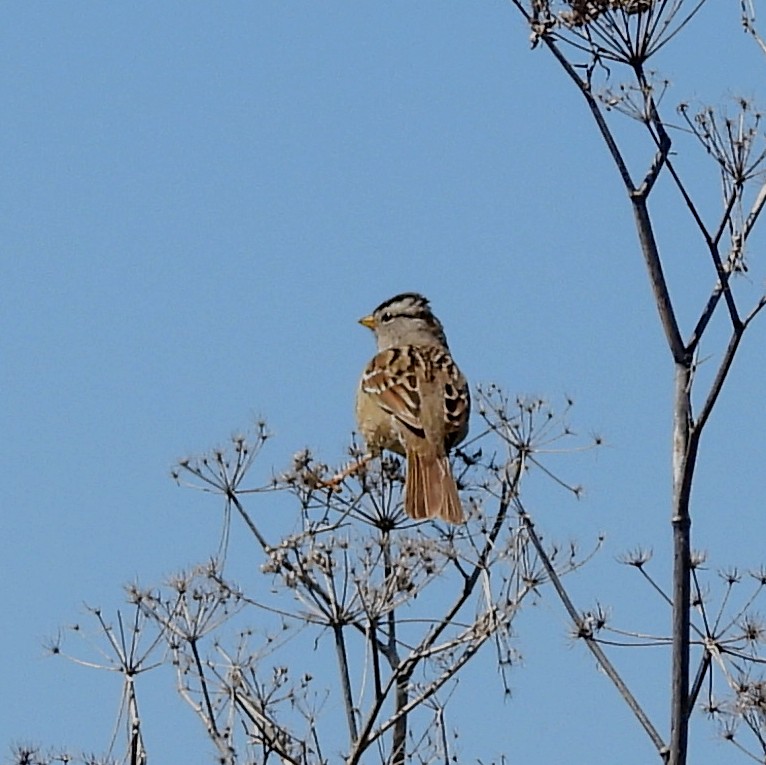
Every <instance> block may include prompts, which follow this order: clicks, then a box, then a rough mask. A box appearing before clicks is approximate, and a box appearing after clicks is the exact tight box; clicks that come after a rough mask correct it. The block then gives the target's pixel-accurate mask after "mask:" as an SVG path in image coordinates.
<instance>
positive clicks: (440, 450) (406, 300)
mask: <svg viewBox="0 0 766 765" xmlns="http://www.w3.org/2000/svg"><path fill="white" fill-rule="evenodd" d="M359 323H360V324H362V325H363V326H365V327H367V328H368V329H371V330H372V331H373V333H374V334H375V340H376V343H377V353H376V354H375V355H374V356H373V357H372V359H371V360H370V362H369V363H368V364H367V366H366V367H365V369H364V372H363V373H362V378H361V380H360V382H359V387H358V390H357V396H356V419H357V426H358V429H359V433H360V434H361V435H362V437H363V438H364V440H365V443H366V445H367V449H368V450H369V452H370V453H371V454H372V455H379V454H380V453H381V452H382V451H383V450H384V449H386V450H389V451H392V452H395V453H396V454H400V455H403V456H406V458H407V476H406V479H405V496H404V510H405V512H406V513H407V515H408V516H409V517H410V518H413V519H415V520H423V519H429V518H438V519H441V520H444V521H447V522H449V523H453V524H459V523H462V522H463V521H464V520H465V516H464V514H463V508H462V505H461V504H460V497H459V496H458V490H457V484H456V483H455V478H454V476H453V475H452V468H451V466H450V462H449V451H450V449H452V448H453V447H455V446H457V444H459V443H460V442H461V441H462V440H463V439H464V438H465V437H466V435H467V434H468V419H469V415H470V411H471V397H470V392H469V389H468V383H467V382H466V379H465V377H464V376H463V373H462V372H461V371H460V369H459V368H458V366H457V364H456V363H455V362H454V361H453V359H452V355H451V354H450V350H449V346H448V345H447V338H446V336H445V334H444V327H443V326H442V323H441V322H440V321H439V319H437V318H436V316H434V314H433V312H432V311H431V307H430V303H429V301H428V299H427V298H425V297H423V295H421V294H419V293H417V292H403V293H401V294H399V295H395V296H394V297H392V298H389V299H388V300H385V301H384V302H382V303H381V304H380V305H379V306H378V307H377V308H376V309H375V310H374V311H373V312H372V313H371V314H369V315H368V316H364V317H363V318H361V319H359Z"/></svg>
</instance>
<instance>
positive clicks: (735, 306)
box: [510, 0, 766, 765]
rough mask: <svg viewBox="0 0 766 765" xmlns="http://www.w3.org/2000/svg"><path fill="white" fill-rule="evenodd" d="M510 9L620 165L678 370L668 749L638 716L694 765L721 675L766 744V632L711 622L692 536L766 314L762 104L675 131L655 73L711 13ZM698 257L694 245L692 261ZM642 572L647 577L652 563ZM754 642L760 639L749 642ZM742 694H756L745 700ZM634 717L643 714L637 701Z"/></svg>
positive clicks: (690, 7) (599, 3)
mask: <svg viewBox="0 0 766 765" xmlns="http://www.w3.org/2000/svg"><path fill="white" fill-rule="evenodd" d="M510 2H511V4H512V5H513V6H514V7H515V8H516V9H517V10H518V11H519V12H520V13H521V14H522V16H523V17H524V19H525V20H526V22H527V24H528V26H529V30H530V35H531V41H532V44H533V47H543V48H546V49H547V50H548V51H549V52H550V53H551V54H552V55H553V56H554V57H555V59H556V60H557V61H558V62H559V64H560V65H561V66H562V67H563V70H564V72H565V73H566V75H567V76H568V78H569V80H570V81H571V82H572V83H573V85H574V86H575V87H576V88H577V89H578V90H579V92H580V93H581V94H582V96H583V98H584V101H585V104H586V106H587V108H588V109H589V111H590V114H591V115H592V117H593V119H594V121H595V126H596V129H597V130H598V132H599V133H600V135H601V137H602V138H603V140H604V143H605V145H606V148H607V150H608V152H609V154H610V156H611V158H612V160H613V161H614V165H615V167H616V169H617V171H618V173H619V175H620V178H621V179H622V182H623V185H624V188H625V192H626V196H627V199H628V201H629V203H630V205H631V207H632V210H633V214H634V222H635V226H636V231H637V234H638V241H639V245H640V252H641V254H642V256H643V259H644V263H645V266H646V269H647V272H648V274H649V279H650V283H651V289H652V293H653V297H654V300H655V303H656V306H657V311H658V316H659V319H660V322H661V325H662V328H663V330H664V335H665V340H666V343H667V349H668V351H669V354H670V357H671V359H672V362H673V365H674V390H675V395H674V401H673V410H672V413H671V417H672V426H673V485H672V513H671V517H670V522H671V529H672V536H673V584H672V590H671V591H670V592H669V593H667V594H665V593H663V596H664V597H665V598H666V599H667V601H668V603H669V604H670V607H671V611H672V623H671V630H670V637H669V638H668V639H667V640H668V642H669V644H670V645H671V649H672V678H671V689H672V690H671V698H670V705H669V706H670V726H669V735H668V737H667V740H666V739H665V737H663V736H661V735H660V734H659V733H658V732H657V731H658V729H657V728H656V727H655V726H653V725H652V724H651V723H649V721H648V720H647V719H646V716H645V715H644V714H643V712H641V711H640V710H636V709H635V708H634V711H635V712H636V714H637V716H638V718H639V720H640V722H641V724H642V725H643V727H644V729H645V730H646V731H647V733H648V734H649V736H650V738H651V740H652V742H653V744H654V745H655V747H656V749H657V752H658V754H659V756H660V757H661V759H662V760H665V761H667V762H669V763H671V765H683V764H684V763H685V762H686V761H687V747H688V731H689V724H690V720H691V712H692V709H693V707H694V704H695V703H696V702H697V700H698V697H699V695H700V693H701V690H702V689H703V688H704V687H708V689H710V688H712V686H713V684H714V683H713V679H712V671H713V668H714V667H718V668H719V669H720V671H721V673H722V675H723V677H724V678H725V679H726V682H727V685H728V686H729V687H730V688H732V689H734V692H735V697H736V698H735V700H734V701H732V702H730V703H727V704H726V705H723V706H721V705H718V704H717V702H715V701H714V700H713V697H712V692H709V694H708V699H707V700H706V702H705V707H706V709H707V710H709V711H711V712H715V713H716V715H718V716H720V715H728V718H727V719H728V722H727V725H726V730H727V733H726V738H728V739H729V740H735V737H734V730H735V729H736V728H737V725H735V724H734V722H732V721H734V720H738V721H739V722H740V723H743V724H745V725H747V727H748V728H749V729H751V730H752V731H753V732H756V731H757V733H756V738H757V739H758V741H759V742H761V743H762V741H763V739H762V730H761V727H760V716H759V715H760V713H757V711H756V710H757V706H758V703H759V701H758V700H757V698H758V695H759V693H760V680H753V679H752V677H751V675H750V671H751V668H752V666H753V665H754V663H757V662H760V661H761V659H759V658H758V657H757V655H756V654H755V653H750V649H751V648H752V647H754V646H756V645H757V644H758V643H759V642H760V637H761V634H760V630H759V629H753V628H752V624H751V623H750V622H748V626H746V625H745V624H744V621H743V620H744V619H745V614H746V613H747V612H746V611H742V613H741V614H740V616H739V617H738V618H735V619H734V620H733V621H726V619H725V618H724V617H723V616H722V615H719V616H717V617H713V618H712V620H711V614H710V613H709V612H708V611H707V609H706V608H705V607H704V605H703V602H702V598H701V591H700V589H699V583H698V581H697V568H696V566H697V564H696V561H695V556H694V555H693V553H692V548H691V532H690V529H691V488H692V484H693V480H694V471H695V466H696V463H697V454H698V449H699V445H700V439H701V437H702V435H703V432H704V431H705V426H706V425H707V423H708V420H709V418H710V415H711V413H712V412H713V409H714V407H715V405H716V403H717V401H718V399H719V396H720V394H721V391H722V389H723V386H724V382H725V381H726V379H727V377H728V375H729V372H730V370H731V367H732V362H733V360H734V357H735V355H736V353H737V350H738V348H739V345H740V341H741V340H742V337H743V335H744V333H745V331H746V330H747V328H748V327H749V326H750V325H751V323H752V322H753V320H754V319H755V318H756V316H757V315H758V314H759V313H760V312H761V310H762V309H763V307H764V305H766V295H764V293H763V292H761V293H760V294H758V295H756V296H755V298H752V297H750V296H749V295H748V294H747V289H746V288H747V287H749V282H748V283H746V284H745V287H746V288H745V289H743V287H742V284H743V280H742V276H743V274H745V273H747V272H748V269H749V266H750V258H749V257H748V244H749V242H750V240H751V235H752V233H753V230H754V227H755V225H756V223H757V221H758V219H759V217H760V214H761V212H762V210H763V205H764V202H765V201H766V183H765V182H764V175H763V169H764V164H763V162H764V157H765V156H766V144H764V140H763V139H764V136H763V130H762V124H761V115H760V113H759V112H758V111H757V109H755V108H754V106H753V105H752V104H751V103H750V102H749V101H748V100H745V99H741V100H739V101H738V102H737V103H736V104H735V106H734V109H733V112H732V113H726V112H724V111H722V110H717V109H712V108H708V107H705V108H703V109H701V110H699V111H698V112H696V113H691V110H690V109H689V107H688V105H686V104H681V105H680V106H679V107H678V111H679V112H680V115H681V117H682V120H683V124H682V125H681V126H680V127H679V128H677V129H676V128H673V127H671V121H669V120H668V119H667V118H666V117H665V113H664V112H665V107H664V106H663V102H666V101H667V91H668V87H669V83H668V81H667V80H665V79H663V78H662V77H661V76H659V75H658V74H657V72H656V71H655V70H654V69H653V68H650V65H651V66H654V59H655V58H656V56H657V54H658V52H659V51H661V50H662V49H663V48H664V46H666V45H667V44H668V43H670V42H671V41H673V40H674V39H675V38H676V37H677V36H678V35H679V34H681V33H682V32H683V33H686V32H687V31H688V28H689V26H690V24H691V22H692V20H693V19H694V17H695V16H696V15H697V14H698V13H700V11H701V10H702V8H703V6H704V5H705V0H640V1H636V0H510ZM741 12H742V23H743V26H744V28H745V30H746V31H747V32H749V33H750V34H751V36H752V37H753V39H754V40H755V42H756V43H757V44H758V45H759V46H760V47H761V49H762V50H764V51H765V52H766V46H764V44H763V41H762V39H761V38H760V37H759V35H758V33H757V31H756V24H755V10H754V4H753V3H752V2H751V0H742V3H741ZM614 111H616V112H619V113H622V114H623V115H627V116H629V117H631V118H632V119H633V120H636V121H637V122H638V123H639V124H640V125H641V126H643V128H644V129H645V136H646V139H647V143H648V146H649V147H650V149H651V151H652V154H653V157H652V158H651V159H650V160H649V161H648V162H647V163H646V165H645V166H644V167H637V168H635V169H634V168H632V167H631V166H629V163H628V160H627V159H626V155H625V153H624V151H623V148H622V147H621V139H620V132H619V129H620V124H619V121H615V120H613V119H611V117H610V114H609V113H610V112H614ZM689 136H692V137H693V138H696V140H697V141H698V142H699V143H700V144H701V146H702V148H703V149H704V153H705V154H706V155H707V156H708V157H710V158H711V159H712V160H713V162H715V164H716V166H717V168H718V172H719V175H720V180H721V192H722V200H721V206H720V211H719V212H718V213H717V214H716V215H715V216H713V217H712V218H711V219H707V218H706V216H705V215H704V214H703V212H702V210H701V205H699V203H698V201H697V199H696V195H695V193H694V192H693V191H692V189H691V188H690V186H689V185H687V183H686V181H685V179H684V177H683V174H682V172H681V170H680V169H679V167H678V166H677V164H676V157H677V156H678V155H679V154H681V151H682V149H681V146H683V147H684V149H687V148H689V147H688V144H689V143H690V142H688V141H687V142H686V143H685V144H684V143H681V140H682V139H685V138H687V137H689ZM676 137H677V138H678V141H676V143H679V144H680V145H676V143H674V141H675V140H676ZM692 148H693V146H692ZM671 149H672V151H671ZM705 154H703V155H702V156H703V158H704V156H705ZM661 175H664V176H667V178H668V179H669V181H670V182H671V184H672V186H673V188H674V189H675V191H676V192H677V194H678V197H677V198H678V199H679V201H680V206H681V208H682V209H684V210H685V211H686V213H687V214H688V216H689V218H690V220H691V222H692V224H693V226H694V228H695V229H696V232H697V234H698V239H697V242H696V246H697V249H698V250H699V251H700V254H701V256H700V258H698V259H697V260H694V261H690V264H689V268H690V269H694V271H693V272H692V271H689V275H690V276H691V275H692V273H694V274H697V273H698V269H705V268H707V269H708V270H709V272H710V279H711V283H712V284H711V287H710V290H709V294H708V296H707V299H706V300H705V301H704V302H703V304H702V305H701V306H700V307H699V310H698V313H697V315H696V318H695V320H694V321H693V322H692V324H691V326H690V327H688V328H687V329H686V330H684V329H683V328H682V327H681V326H680V324H679V320H678V310H677V305H676V304H675V303H674V301H673V299H672V298H671V291H670V288H669V285H668V281H667V279H666V275H665V270H664V267H663V257H662V250H661V244H660V242H658V240H657V237H656V236H655V222H654V218H653V216H652V213H651V212H650V210H649V205H648V201H649V198H650V196H651V194H652V192H653V190H654V189H655V187H656V182H657V180H658V179H659V178H660V176H661ZM660 209H661V211H662V210H664V209H666V206H665V207H663V206H662V205H660ZM673 214H675V211H674V213H673ZM691 247H692V244H691V243H690V247H689V249H691ZM706 262H707V264H708V265H707V266H706V265H705V263H706ZM719 315H722V317H721V318H722V320H723V322H725V323H726V324H727V325H728V338H727V339H726V341H725V342H724V344H723V345H722V346H721V347H719V348H717V349H715V348H714V344H715V339H714V338H713V337H712V333H710V332H709V331H708V330H709V327H710V323H711V320H712V319H713V318H714V317H717V316H719ZM703 338H704V340H705V342H706V347H705V352H706V353H708V354H711V356H712V357H713V358H715V357H717V361H716V362H715V364H716V368H715V372H714V374H713V375H712V378H711V379H710V380H705V379H702V378H701V377H700V375H699V374H698V361H699V358H700V351H701V347H702V342H703ZM632 563H633V565H635V566H637V568H638V570H640V571H642V572H643V571H644V566H643V564H641V558H640V557H638V558H636V559H634V560H633V561H632ZM756 581H758V577H757V576H756ZM758 589H759V588H758ZM560 595H561V597H562V600H563V601H564V603H565V605H566V607H567V609H572V608H573V606H572V605H571V603H570V602H569V599H568V597H567V596H566V592H565V591H564V590H563V588H562V589H561V591H560ZM695 609H698V610H699V611H700V614H701V617H702V622H701V624H699V625H697V624H695V623H694V622H693V621H692V613H693V612H694V611H695ZM570 613H571V610H570ZM573 618H574V616H573ZM748 619H749V617H748ZM596 622H600V619H596ZM576 626H577V625H576ZM578 629H579V627H578ZM748 634H749V635H751V636H752V639H749V638H747V637H746V636H747V635H748ZM756 638H757V639H756ZM662 640H664V638H663V639H662ZM695 644H696V645H698V646H700V647H701V653H702V659H701V661H700V663H699V665H698V666H697V667H696V668H692V667H691V664H690V656H691V651H692V648H693V646H694V645H695ZM735 646H736V648H735ZM745 646H747V650H745ZM738 678H739V679H738ZM740 686H741V687H742V688H744V689H745V691H737V690H736V688H737V687H740ZM623 695H624V694H623ZM629 703H631V707H632V708H633V703H632V702H630V700H629ZM737 743H738V742H737ZM738 745H739V743H738ZM763 755H764V752H763V751H761V752H760V753H759V754H758V755H756V757H757V761H758V762H763V761H764V759H763Z"/></svg>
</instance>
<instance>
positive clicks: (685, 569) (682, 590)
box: [669, 361, 699, 765]
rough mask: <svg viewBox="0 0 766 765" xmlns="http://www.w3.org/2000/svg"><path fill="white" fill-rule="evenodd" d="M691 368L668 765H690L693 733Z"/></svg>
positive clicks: (679, 449)
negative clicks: (691, 709) (690, 653)
mask: <svg viewBox="0 0 766 765" xmlns="http://www.w3.org/2000/svg"><path fill="white" fill-rule="evenodd" d="M691 381H692V366H691V364H690V363H689V362H688V361H687V362H685V363H677V364H676V373H675V397H674V402H673V517H672V520H671V524H672V528H673V617H672V644H673V650H672V666H671V693H672V696H671V712H670V725H671V730H670V760H669V765H685V763H686V754H687V739H688V733H689V629H690V615H689V609H690V594H691V517H690V515H689V502H690V499H691V487H692V477H693V475H694V466H695V462H696V459H697V445H698V443H699V431H697V432H696V433H695V432H694V431H693V430H692V411H691Z"/></svg>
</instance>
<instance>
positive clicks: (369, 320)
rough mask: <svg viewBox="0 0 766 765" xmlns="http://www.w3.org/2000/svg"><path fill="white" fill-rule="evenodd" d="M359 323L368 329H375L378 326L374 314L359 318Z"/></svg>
mask: <svg viewBox="0 0 766 765" xmlns="http://www.w3.org/2000/svg"><path fill="white" fill-rule="evenodd" d="M359 323H360V324H361V325H362V326H363V327H367V329H375V327H376V326H377V323H376V322H375V319H374V318H373V316H372V314H370V315H369V316H363V317H362V318H361V319H359Z"/></svg>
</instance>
